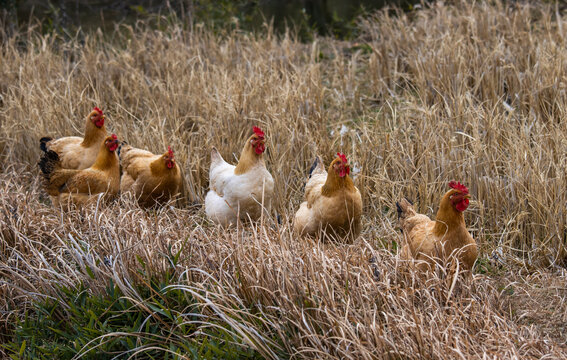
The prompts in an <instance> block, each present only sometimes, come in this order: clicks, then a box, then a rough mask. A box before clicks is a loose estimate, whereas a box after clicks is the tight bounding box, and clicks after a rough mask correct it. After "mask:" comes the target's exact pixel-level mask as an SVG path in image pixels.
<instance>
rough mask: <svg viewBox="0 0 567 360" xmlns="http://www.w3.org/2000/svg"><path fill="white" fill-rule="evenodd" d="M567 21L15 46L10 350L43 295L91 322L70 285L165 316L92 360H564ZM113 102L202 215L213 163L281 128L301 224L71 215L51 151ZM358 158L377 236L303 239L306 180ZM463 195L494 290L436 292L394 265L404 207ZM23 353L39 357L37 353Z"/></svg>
mask: <svg viewBox="0 0 567 360" xmlns="http://www.w3.org/2000/svg"><path fill="white" fill-rule="evenodd" d="M563 18H564V16H563V17H561V14H559V11H558V10H557V9H556V8H554V7H548V6H547V5H544V4H543V5H540V4H532V5H519V4H516V5H511V4H508V5H504V4H501V3H499V2H495V3H494V4H490V5H489V4H487V3H479V4H476V5H468V4H467V3H459V4H457V5H442V4H438V5H434V6H433V7H432V8H428V9H419V10H416V11H414V12H411V13H405V14H404V13H397V14H394V13H393V12H387V11H384V12H380V13H377V14H376V15H374V16H372V17H368V18H366V19H364V20H362V21H361V23H360V32H361V35H360V36H359V38H358V39H356V41H351V42H347V41H339V40H334V39H331V38H319V39H317V40H316V41H314V42H313V43H307V44H306V43H301V42H299V41H297V40H295V39H294V37H293V36H292V35H289V34H288V35H282V36H276V35H275V34H273V33H272V32H271V31H270V30H269V28H267V29H266V31H265V32H264V33H262V34H247V33H239V32H234V33H230V34H220V35H219V34H213V33H212V32H209V31H206V30H204V29H202V28H199V27H196V28H194V29H193V30H192V31H189V30H184V29H183V28H182V27H181V26H180V25H179V24H177V23H176V22H169V23H168V24H167V25H166V26H165V25H163V24H162V26H161V27H162V30H159V31H158V30H155V29H153V28H151V27H148V26H146V25H145V24H139V25H138V26H136V27H129V26H121V27H118V28H117V29H116V32H115V33H113V34H103V33H100V32H98V33H97V32H95V33H91V34H89V35H87V36H83V35H81V36H79V35H77V36H76V37H74V38H68V37H67V38H62V37H61V36H57V35H40V34H38V33H37V32H35V31H34V30H33V29H30V31H29V32H27V33H23V32H22V33H19V34H13V35H10V36H7V35H6V34H3V35H2V36H0V39H2V41H3V43H2V51H1V53H0V128H1V130H0V169H1V170H2V174H1V175H0V226H1V232H0V240H1V243H0V294H1V296H0V329H1V330H2V331H1V334H0V337H1V338H2V342H5V343H7V342H9V341H16V340H14V336H13V334H14V331H15V330H16V329H17V328H18V327H19V326H21V322H18V321H17V319H24V314H25V313H29V314H32V313H34V314H36V313H37V310H34V309H37V303H38V302H42V301H46V300H51V301H56V302H57V301H59V302H60V304H61V308H60V309H59V310H58V312H57V314H56V317H57V319H58V320H59V322H60V323H65V322H70V320H69V319H71V318H72V317H73V316H74V315H73V314H74V312H73V306H72V303H73V300H71V301H70V300H69V299H68V298H67V297H65V296H64V295H63V294H62V290H61V288H62V287H65V288H78V287H79V286H81V287H82V289H83V290H82V293H85V294H88V295H89V296H103V295H104V294H105V291H106V290H105V289H107V288H108V286H109V283H110V282H112V284H115V286H116V287H117V289H118V291H119V292H120V294H121V295H120V296H121V297H122V298H123V299H126V300H128V301H130V302H131V303H132V304H133V305H132V306H131V308H129V312H132V313H141V314H143V317H144V318H145V319H146V321H148V322H151V321H156V322H157V323H158V324H162V326H159V327H158V328H157V330H156V331H155V332H154V334H153V335H156V334H157V335H158V337H152V338H151V341H145V339H148V338H150V337H151V336H150V334H149V330H148V329H147V327H144V326H143V325H140V327H139V329H137V330H136V331H132V332H131V333H124V332H118V331H116V332H109V333H106V334H104V336H100V337H98V336H94V337H93V339H92V341H91V342H89V343H87V344H86V345H81V346H79V349H80V352H79V353H78V355H79V356H83V357H86V358H101V357H100V356H102V355H101V353H99V354H98V356H99V357H96V356H97V355H95V353H97V352H98V351H100V349H101V348H102V347H103V345H104V344H108V343H109V342H111V341H113V340H115V339H117V338H119V339H122V338H131V339H133V342H132V343H131V345H130V343H129V342H126V341H125V342H123V343H121V344H123V345H120V346H118V350H116V351H118V353H114V354H113V355H117V354H119V353H120V352H123V354H122V355H120V356H122V357H120V358H127V357H128V356H132V357H133V358H135V357H136V356H139V357H142V358H143V357H144V356H149V355H148V354H153V356H157V357H158V358H159V357H163V356H164V354H169V356H173V354H176V356H177V358H195V357H208V358H214V357H225V356H228V355H226V354H224V355H222V354H220V353H217V354H216V355H215V354H214V353H213V354H212V355H211V354H210V353H207V354H204V353H198V354H197V355H195V353H193V354H191V353H190V352H188V351H186V350H184V347H183V346H184V345H183V344H185V343H191V342H202V339H203V336H204V335H203V334H207V331H210V329H215V328H216V327H222V328H223V329H226V333H228V334H229V336H230V338H231V339H232V340H231V341H233V342H234V344H235V346H236V347H238V348H241V349H245V350H246V351H249V352H247V353H246V354H248V355H249V356H250V357H254V356H257V357H266V358H290V357H291V358H329V359H334V358H348V359H350V358H352V359H355V358H356V359H359V358H360V359H372V358H387V359H412V358H427V359H456V358H462V359H472V358H499V359H513V358H525V359H532V358H547V359H561V358H567V345H566V342H567V327H566V325H565V324H566V323H567V318H566V315H565V314H566V313H567V305H566V302H565V297H566V296H567V288H566V287H565V280H566V279H567V272H566V270H565V265H566V264H567V251H566V250H567V248H566V243H567V211H566V210H567V209H566V208H567V195H566V191H565V189H567V122H566V121H565V116H566V115H567V93H566V91H567V89H566V86H567V85H566V84H567V82H566V80H567V79H566V75H565V74H567V52H566V51H565V47H566V44H567V42H566V39H567V34H565V31H567V22H565V21H564V20H563ZM95 105H96V106H99V107H101V108H102V109H103V110H104V111H105V114H107V124H108V125H107V127H108V128H109V129H110V131H113V132H115V133H117V134H118V136H119V137H120V138H121V139H124V140H126V141H127V142H128V143H130V144H132V145H134V146H139V147H145V148H147V149H149V150H151V151H154V152H161V151H162V150H163V149H164V148H165V146H167V145H171V146H172V148H174V149H175V151H176V157H177V158H178V160H179V162H180V164H182V166H183V168H184V170H185V178H186V181H187V185H188V186H187V187H188V191H189V196H190V197H191V198H193V199H195V200H196V201H198V202H202V200H203V199H204V195H205V193H206V191H207V183H208V179H207V177H208V163H209V151H210V147H211V146H212V145H215V146H216V147H217V148H218V149H219V150H220V152H221V153H222V155H223V156H224V157H225V159H235V156H238V155H239V152H240V150H241V148H242V146H243V141H244V140H245V138H247V136H248V135H249V134H250V129H251V127H252V126H253V125H258V126H260V127H262V129H263V130H264V131H265V133H266V136H267V152H266V163H267V166H268V169H269V170H270V171H271V173H272V174H273V176H274V181H275V184H276V186H275V199H274V202H275V205H276V207H275V209H274V215H275V214H278V215H279V216H280V218H281V219H282V224H277V223H275V222H274V221H270V220H269V219H267V220H266V221H265V223H259V224H254V225H244V226H239V227H238V228H234V229H231V230H229V231H225V230H222V229H219V228H217V227H215V226H214V225H212V224H211V223H210V222H209V221H207V219H206V218H205V216H204V211H203V210H199V209H197V210H196V209H193V208H191V209H179V208H172V207H167V208H164V209H161V210H159V211H144V210H141V209H139V208H138V207H137V206H136V205H135V204H134V203H133V202H132V201H131V200H130V199H120V200H119V201H116V202H114V203H113V204H111V205H109V206H99V207H93V208H91V209H84V210H79V211H75V212H70V213H61V212H59V211H57V210H54V209H53V208H51V207H50V206H49V201H48V200H47V197H46V196H45V194H44V193H43V192H42V190H41V186H40V182H39V179H38V170H37V166H36V163H37V160H38V157H39V146H38V139H39V138H40V137H42V136H46V135H51V136H64V135H78V134H81V133H82V126H83V124H84V121H83V119H84V117H85V116H86V115H87V113H88V112H89V110H90V109H91V108H92V107H93V106H95ZM337 151H341V152H344V153H345V154H346V155H347V157H348V158H349V162H351V163H352V164H354V168H355V171H353V172H354V173H356V178H355V183H356V185H357V186H358V187H359V189H360V191H361V193H362V197H363V202H364V214H363V231H362V234H361V236H360V237H359V238H358V239H357V241H355V243H354V244H352V245H334V244H322V243H318V242H315V241H312V240H300V239H297V238H295V237H294V236H293V234H292V232H291V231H290V229H291V219H292V218H293V214H294V211H295V210H296V209H297V207H298V205H299V203H300V202H301V200H302V187H303V184H304V181H305V178H306V174H307V171H308V169H309V166H310V165H311V162H312V161H313V159H314V157H315V155H316V154H321V155H322V156H323V158H324V159H325V161H326V162H328V161H330V160H331V159H332V156H333V154H334V153H336V152H337ZM452 179H455V180H459V181H461V182H462V183H464V184H466V185H467V186H468V187H469V189H470V190H471V194H472V195H473V200H472V201H471V206H470V208H469V210H467V212H466V213H465V219H466V221H467V225H468V227H469V229H470V231H471V233H472V234H473V236H474V237H475V239H476V241H477V243H478V245H479V248H480V256H479V260H478V262H477V266H476V268H475V274H474V275H473V277H472V278H470V279H453V277H452V276H450V275H448V274H444V273H443V272H441V271H439V272H438V273H437V274H436V275H435V276H433V277H432V278H430V279H428V280H427V281H422V280H420V278H419V277H417V275H416V274H415V273H413V272H412V271H405V270H404V269H405V267H404V264H401V263H400V262H399V260H398V258H397V256H396V255H397V254H396V251H397V248H398V245H397V244H398V242H399V241H401V240H402V239H401V236H400V234H399V232H398V231H397V229H396V212H395V207H394V208H393V204H394V203H395V201H396V199H399V198H400V197H402V196H407V197H408V198H410V199H413V200H414V201H415V203H416V206H417V209H418V210H419V211H421V212H423V213H426V214H427V215H430V216H434V215H435V211H436V210H437V205H438V201H439V199H440V196H441V195H442V194H443V193H444V192H445V191H446V188H447V182H448V181H449V180H452ZM164 279H166V280H167V281H166V280H164ZM454 280H455V281H454ZM154 281H155V282H156V283H158V284H161V286H157V285H155V284H156V283H154ZM170 294H175V296H181V298H183V297H185V298H183V299H184V300H183V301H186V300H187V299H188V298H191V299H192V300H191V303H192V304H193V305H192V306H194V307H196V308H198V312H199V316H196V315H195V310H194V309H193V308H187V307H185V308H183V307H178V308H175V307H172V308H169V309H167V310H164V309H161V310H160V309H159V308H156V306H155V301H156V299H157V300H159V301H161V303H163V304H168V301H169V300H168V299H169V298H168V297H169V296H170ZM179 294H181V295H179ZM77 296H78V295H77ZM172 296H173V295H172ZM180 302H182V301H181V300H180ZM34 311H35V312H34ZM196 319H197V320H196ZM93 321H95V320H93ZM95 322H96V321H95ZM166 324H167V326H166ZM188 324H190V325H191V326H193V327H194V330H191V331H188V330H187V329H186V328H185V327H186V326H187V325H188ZM85 326H86V325H85ZM205 336H206V335H205ZM156 339H158V340H156ZM19 340H20V342H19V343H18V344H19V345H22V347H21V349H22V353H21V354H28V352H31V351H32V349H30V340H29V339H28V341H27V343H22V342H21V340H22V339H19ZM228 342H230V341H228ZM226 343H227V341H224V340H221V341H220V342H219V344H221V345H223V346H224V345H226ZM26 347H27V348H26ZM0 351H4V352H5V354H13V353H14V352H13V350H9V349H3V350H0ZM26 351H27V352H26ZM89 351H90V352H89ZM144 354H146V355H144ZM156 354H161V355H156ZM28 355H29V354H28ZM248 355H247V356H248ZM14 356H16V355H14ZM29 356H31V355H29ZM108 356H110V355H108ZM239 356H240V357H243V356H244V355H242V354H241V355H239ZM109 358H111V356H110V357H109Z"/></svg>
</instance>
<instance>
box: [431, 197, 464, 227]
mask: <svg viewBox="0 0 567 360" xmlns="http://www.w3.org/2000/svg"><path fill="white" fill-rule="evenodd" d="M459 226H465V217H464V216H463V213H462V212H460V211H457V209H455V206H454V205H453V204H452V203H451V201H450V200H449V197H448V196H447V195H446V196H444V197H443V199H442V200H441V203H440V204H439V210H438V211H437V216H436V217H435V225H434V226H433V233H434V234H435V235H437V236H443V235H445V234H446V233H447V232H449V231H451V230H453V229H455V228H457V227H459Z"/></svg>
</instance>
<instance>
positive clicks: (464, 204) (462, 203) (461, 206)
mask: <svg viewBox="0 0 567 360" xmlns="http://www.w3.org/2000/svg"><path fill="white" fill-rule="evenodd" d="M468 207H469V199H463V200H462V201H459V202H458V203H457V204H456V205H455V209H457V211H460V212H463V211H465V210H466V209H467V208H468Z"/></svg>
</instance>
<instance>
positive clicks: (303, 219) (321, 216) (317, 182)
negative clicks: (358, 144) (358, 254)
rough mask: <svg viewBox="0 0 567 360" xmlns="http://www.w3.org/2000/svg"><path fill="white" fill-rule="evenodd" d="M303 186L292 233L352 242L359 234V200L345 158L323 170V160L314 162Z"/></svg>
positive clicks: (340, 158) (338, 159)
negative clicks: (322, 234)
mask: <svg viewBox="0 0 567 360" xmlns="http://www.w3.org/2000/svg"><path fill="white" fill-rule="evenodd" d="M311 169H312V170H311V173H310V176H309V180H308V181H307V184H306V185H305V201H304V202H303V203H302V204H301V205H300V207H299V210H298V211H297V213H296V214H295V220H294V231H295V232H296V233H297V234H299V235H302V236H303V235H310V236H316V235H317V234H319V231H320V230H323V233H324V236H325V237H328V238H332V239H336V240H339V241H344V242H352V241H354V239H356V237H357V236H358V235H359V234H360V230H361V214H362V198H361V196H360V191H358V189H357V188H356V187H355V186H354V183H353V182H352V179H351V178H350V177H349V173H350V166H349V164H348V162H347V158H346V156H345V155H343V154H341V153H337V157H336V158H335V159H334V160H333V161H332V162H331V165H329V169H328V171H325V167H324V165H323V161H322V160H321V159H320V158H317V159H316V160H315V163H314V164H313V166H312V167H311Z"/></svg>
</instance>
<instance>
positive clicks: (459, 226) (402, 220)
mask: <svg viewBox="0 0 567 360" xmlns="http://www.w3.org/2000/svg"><path fill="white" fill-rule="evenodd" d="M449 187H450V188H451V190H449V191H447V193H445V195H444V196H443V198H442V199H441V203H440V204H439V210H438V211H437V216H436V217H435V221H432V220H431V219H430V218H429V217H427V216H425V215H422V214H418V213H416V212H415V210H414V208H413V206H412V204H411V203H410V202H409V201H408V200H406V199H402V200H401V201H400V202H397V203H396V206H397V208H398V216H399V224H400V228H401V230H402V232H403V234H404V238H405V241H406V244H405V245H404V246H403V248H402V251H401V258H402V259H405V260H409V259H412V258H414V259H416V260H419V264H418V265H417V266H418V268H419V269H421V270H427V269H431V267H432V266H433V265H434V264H435V263H436V262H437V263H439V264H441V265H443V264H447V262H448V261H451V259H453V258H455V257H456V258H457V259H458V260H459V263H460V264H461V266H464V268H465V269H467V270H470V269H472V267H473V265H474V262H475V260H476V257H477V255H478V250H477V246H476V242H475V241H474V239H473V237H472V236H471V234H470V233H469V232H468V230H467V227H466V225H465V219H464V217H463V211H465V210H466V209H467V207H468V206H469V199H470V195H469V189H467V187H466V186H464V185H462V184H461V183H459V182H456V181H451V182H449Z"/></svg>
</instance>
